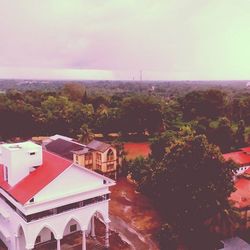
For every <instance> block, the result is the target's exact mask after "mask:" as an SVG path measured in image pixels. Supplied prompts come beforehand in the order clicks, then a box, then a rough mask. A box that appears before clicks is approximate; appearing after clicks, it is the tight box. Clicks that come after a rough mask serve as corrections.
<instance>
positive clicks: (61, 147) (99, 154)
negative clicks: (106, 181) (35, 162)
mask: <svg viewBox="0 0 250 250" xmlns="http://www.w3.org/2000/svg"><path fill="white" fill-rule="evenodd" d="M44 148H45V149H46V150H48V151H51V152H54V153H56V154H59V155H60V156H62V157H64V158H67V159H69V160H72V161H73V162H74V163H76V164H78V165H80V166H83V167H86V168H88V169H91V170H94V171H96V172H98V173H100V174H103V175H105V176H107V177H110V178H112V179H116V177H117V166H118V156H117V150H116V148H115V147H113V146H112V145H111V144H108V143H105V142H101V141H97V140H93V141H91V142H90V143H89V144H87V145H83V144H80V143H78V142H75V141H74V140H73V139H72V138H69V137H65V136H61V135H55V136H52V137H50V140H49V141H47V143H46V144H44Z"/></svg>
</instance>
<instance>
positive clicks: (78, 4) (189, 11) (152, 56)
mask: <svg viewBox="0 0 250 250" xmlns="http://www.w3.org/2000/svg"><path fill="white" fill-rule="evenodd" d="M0 6H1V8H0V32H1V39H0V53H1V57H0V78H9V79H11V78H13V79H48V80H55V79H58V80H59V79H62V80H63V79H65V80H84V79H88V80H133V79H134V80H139V79H140V70H142V71H143V74H142V79H143V80H191V81H192V80H232V79H235V80H237V79H238V80H246V79H250V64H249V62H248V61H249V58H250V47H249V43H250V25H249V24H250V15H249V11H250V1H247V0H238V1H236V0H221V1H215V0H211V1H200V0H183V1H176V0H159V1H155V2H152V1H150V0H138V1H136V2H135V1H133V0H126V1H123V0H107V1H105V2H103V1H100V0H74V1H67V0H43V1H36V0H34V1H23V0H21V1H20V0H12V1H8V0H0Z"/></svg>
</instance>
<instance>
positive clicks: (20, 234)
mask: <svg viewBox="0 0 250 250" xmlns="http://www.w3.org/2000/svg"><path fill="white" fill-rule="evenodd" d="M16 241H17V242H16V245H17V246H18V247H19V248H18V249H26V238H25V234H24V231H23V227H22V226H19V228H18V231H17V239H16Z"/></svg>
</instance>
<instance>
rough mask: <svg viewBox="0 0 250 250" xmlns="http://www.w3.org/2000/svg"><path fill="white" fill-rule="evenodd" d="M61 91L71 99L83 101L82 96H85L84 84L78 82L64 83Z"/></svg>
mask: <svg viewBox="0 0 250 250" xmlns="http://www.w3.org/2000/svg"><path fill="white" fill-rule="evenodd" d="M62 93H63V95H65V96H67V97H68V98H69V99H71V100H73V101H80V102H83V101H84V97H86V89H85V87H84V85H83V84H80V83H66V84H64V86H63V89H62Z"/></svg>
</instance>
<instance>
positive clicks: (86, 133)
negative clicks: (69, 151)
mask: <svg viewBox="0 0 250 250" xmlns="http://www.w3.org/2000/svg"><path fill="white" fill-rule="evenodd" d="M79 132H80V134H79V135H78V140H79V141H80V142H81V143H85V144H88V143H89V142H90V141H91V140H93V139H94V134H93V132H92V130H91V129H89V127H88V125H87V124H83V125H82V126H81V128H80V131H79Z"/></svg>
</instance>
